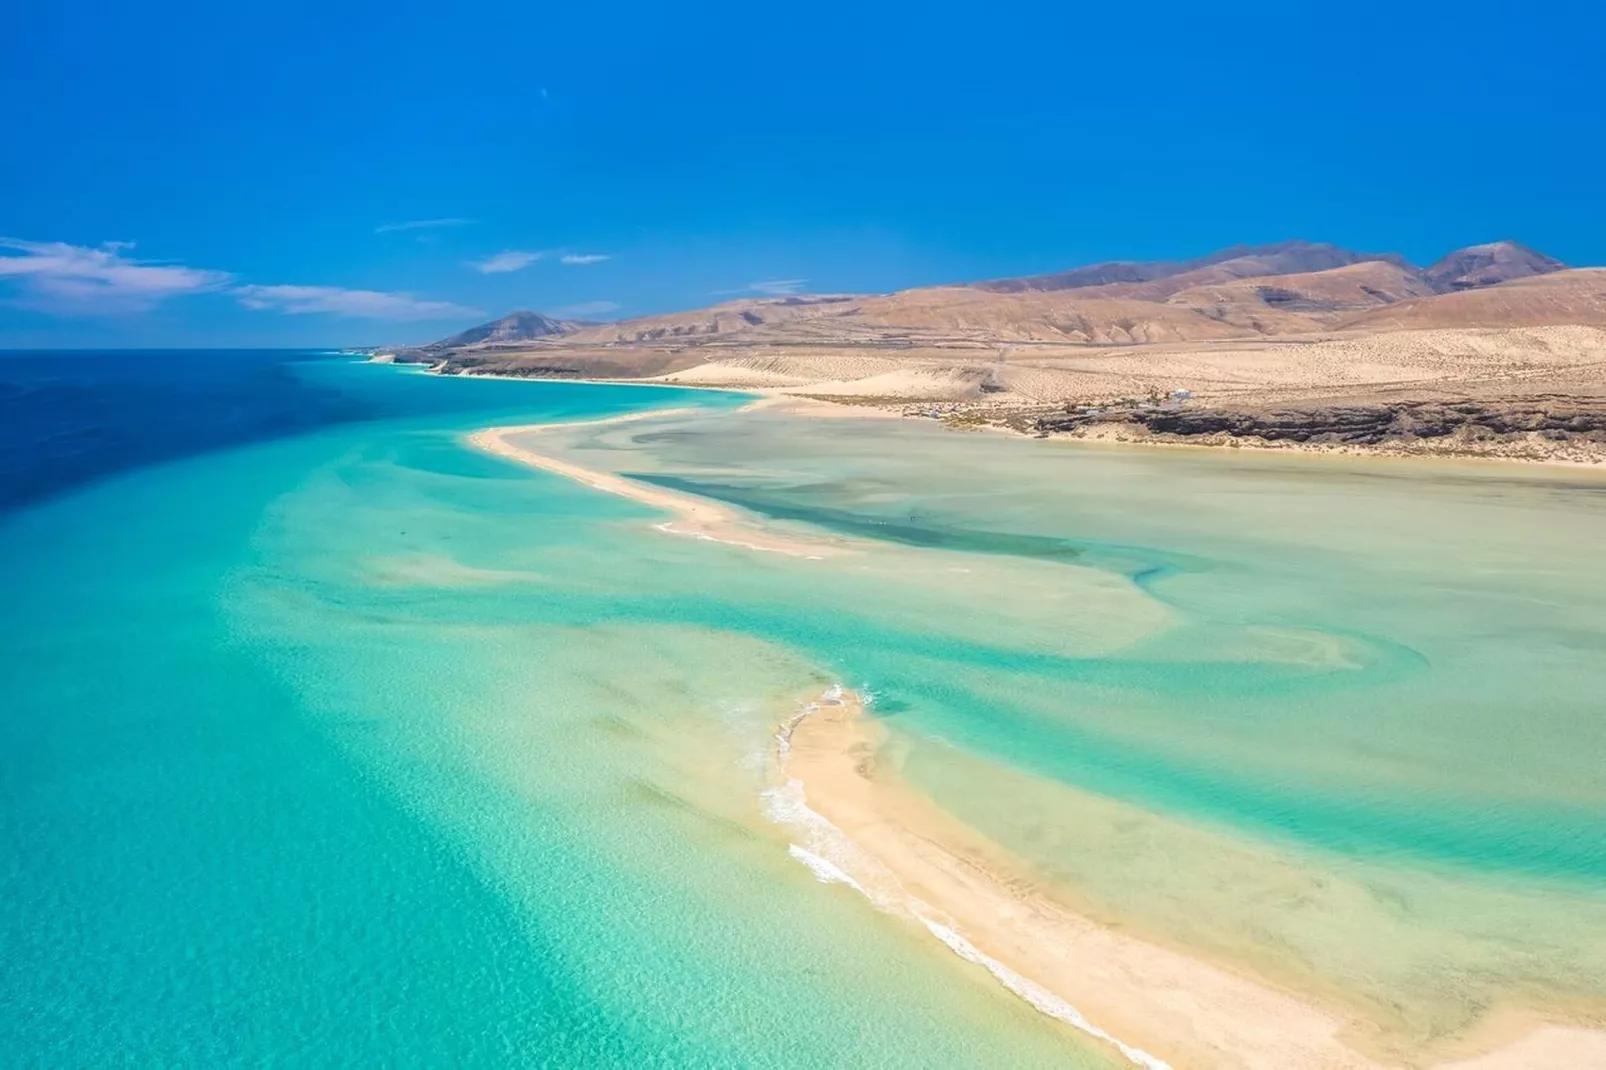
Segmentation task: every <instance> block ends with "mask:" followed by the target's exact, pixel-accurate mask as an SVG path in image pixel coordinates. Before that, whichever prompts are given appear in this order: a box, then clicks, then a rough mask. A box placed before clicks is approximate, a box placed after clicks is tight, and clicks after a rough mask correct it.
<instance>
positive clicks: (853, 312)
mask: <svg viewBox="0 0 1606 1070" xmlns="http://www.w3.org/2000/svg"><path fill="white" fill-rule="evenodd" d="M1603 276H1606V273H1602V272H1600V271H1589V270H1586V271H1583V272H1578V271H1572V270H1569V269H1568V268H1567V267H1566V265H1564V264H1562V263H1561V262H1560V261H1558V260H1555V259H1553V258H1551V257H1549V256H1546V255H1544V254H1543V253H1540V252H1536V251H1535V250H1532V249H1529V248H1527V247H1525V246H1522V245H1519V244H1517V243H1515V242H1509V241H1502V242H1493V243H1489V244H1485V245H1475V246H1469V247H1468V248H1465V249H1459V250H1456V251H1455V252H1453V253H1450V254H1449V255H1448V256H1446V257H1444V258H1443V259H1441V260H1440V261H1438V262H1437V263H1435V264H1433V265H1431V266H1429V267H1426V268H1419V267H1416V266H1414V265H1412V264H1410V263H1409V262H1408V261H1406V260H1405V259H1404V258H1403V257H1401V256H1398V255H1396V254H1393V253H1361V252H1354V251H1351V250H1348V249H1343V248H1340V247H1338V246H1335V245H1328V244H1322V243H1314V242H1304V241H1287V242H1280V243H1277V244H1274V245H1261V246H1234V247H1232V248H1229V249H1224V250H1221V251H1219V252H1216V253H1212V254H1210V255H1209V256H1204V257H1199V258H1197V259H1193V260H1182V261H1149V262H1139V261H1111V262H1107V263H1100V264H1092V265H1089V266H1086V267H1079V268H1073V269H1071V270H1068V271H1062V272H1056V273H1053V274H1048V275H1031V276H1023V277H1019V278H1008V279H991V280H986V281H982V282H976V283H970V284H961V285H948V286H931V287H921V288H917V289H911V290H903V291H899V292H896V293H891V294H869V295H863V294H832V295H793V296H785V297H765V298H748V299H743V300H736V301H728V302H724V303H722V304H718V305H714V306H712V307H709V308H703V309H696V310H691V311H687V312H672V313H664V314H657V315H649V316H641V317H636V318H633V319H626V320H621V321H618V322H616V323H605V324H596V323H580V322H574V321H565V320H558V319H553V318H551V317H548V316H544V315H542V314H540V313H537V312H528V311H521V312H514V313H512V314H510V315H508V316H504V317H502V318H501V319H498V320H495V321H493V322H491V323H487V324H482V325H481V326H478V327H474V328H471V329H470V330H467V331H464V332H462V333H460V334H456V335H453V336H451V337H450V338H444V339H441V340H440V341H438V342H435V343H433V344H431V345H429V346H426V347H424V352H427V353H434V354H444V353H455V352H461V351H465V350H476V349H506V348H512V347H523V346H529V345H532V344H534V345H542V346H552V345H559V346H564V347H575V346H585V347H595V346H606V347H619V346H649V347H650V346H663V345H707V344H721V343H736V342H740V343H744V344H771V345H787V344H792V345H810V344H814V345H817V344H839V345H858V346H875V347H899V346H903V347H908V346H915V345H921V346H927V345H936V346H965V345H970V346H974V345H990V344H1000V343H1004V344H1055V343H1058V344H1065V343H1069V344H1081V345H1142V344H1153V343H1163V342H1190V341H1211V340H1219V339H1227V338H1238V337H1280V336H1290V335H1299V334H1308V333H1311V332H1320V331H1330V330H1344V329H1351V328H1365V327H1368V326H1370V325H1372V324H1376V323H1384V322H1386V323H1392V324H1396V325H1398V326H1400V327H1409V326H1412V325H1420V326H1466V327H1499V326H1508V325H1509V326H1534V325H1541V324H1546V323H1574V322H1581V323H1587V324H1592V325H1593V324H1596V323H1599V324H1600V325H1603V326H1606V301H1603V300H1602V298H1603V297H1606V277H1603ZM1523 280H1544V281H1542V282H1539V283H1537V284H1530V285H1528V286H1526V287H1521V288H1513V289H1511V290H1507V291H1501V292H1500V296H1499V297H1498V298H1481V297H1476V296H1474V297H1470V298H1469V297H1468V296H1467V295H1468V294H1469V293H1474V294H1475V293H1478V292H1480V291H1489V292H1493V291H1497V290H1499V289H1500V288H1501V287H1504V286H1509V285H1512V284H1515V283H1518V282H1521V281H1523ZM1384 310H1390V311H1387V312H1385V311H1384Z"/></svg>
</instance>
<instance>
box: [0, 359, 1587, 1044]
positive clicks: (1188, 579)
mask: <svg viewBox="0 0 1606 1070" xmlns="http://www.w3.org/2000/svg"><path fill="white" fill-rule="evenodd" d="M307 374H309V375H318V376H324V377H326V378H327V381H328V382H329V383H331V384H333V385H334V386H335V387H336V388H338V389H341V390H348V391H354V392H365V391H380V392H400V394H401V395H402V396H405V397H411V396H413V395H412V393H411V392H414V391H420V390H424V391H441V390H449V391H458V392H471V391H486V392H487V393H485V394H484V395H476V396H475V398H476V399H475V400H465V401H463V403H462V404H461V405H460V406H459V405H456V403H455V402H454V406H453V407H449V408H450V411H440V410H435V411H429V410H428V407H427V406H415V407H413V408H409V407H408V406H406V405H400V406H398V409H399V410H401V411H400V414H399V415H397V416H395V417H393V418H390V419H386V420H381V421H373V422H369V423H365V424H360V425H353V426H346V427H343V428H337V429H326V430H322V431H318V432H316V433H313V434H310V435H306V436H303V437H300V438H297V439H294V440H289V441H285V442H279V443H275V444H269V445H263V446H255V447H250V448H246V449H239V450H234V451H231V452H227V453H218V454H212V455H209V456H206V457H202V458H197V459H192V460H189V461H184V462H180V463H177V464H173V465H169V466H165V467H162V468H154V469H149V470H146V471H144V472H140V473H136V474H133V475H129V476H125V477H122V478H120V479H118V480H116V481H113V482H109V483H104V484H101V485H99V486H97V487H95V488H92V489H89V490H86V491H83V492H80V493H78V494H77V495H75V496H73V497H68V498H62V499H59V500H57V501H55V502H52V503H48V504H46V505H42V506H39V507H36V508H34V509H31V510H29V511H27V512H25V513H22V514H18V515H17V516H14V517H13V518H12V519H11V520H10V521H9V522H8V523H6V524H5V525H3V526H0V562H3V563H4V564H3V565H0V568H3V569H4V570H5V577H4V578H5V580H6V589H7V590H8V593H9V597H8V599H7V601H6V604H5V607H4V620H3V626H4V632H3V638H4V640H5V642H6V644H7V646H8V649H10V650H11V651H12V654H13V657H12V660H11V662H10V664H8V666H7V668H6V670H5V672H6V677H5V683H6V693H7V695H8V696H15V706H14V709H15V710H18V711H21V712H20V715H18V714H13V715H12V716H10V717H8V718H7V719H6V721H5V724H6V729H5V730H6V733H7V736H6V739H5V743H6V746H7V748H8V751H9V752H10V753H11V754H13V755H25V756H26V760H25V761H23V760H13V761H9V762H7V763H6V765H5V770H6V777H7V780H6V784H5V787H6V793H7V798H8V804H9V805H8V807H7V815H6V821H7V831H8V832H9V834H10V835H9V839H10V840H11V842H12V843H13V844H14V846H15V850H14V853H13V855H12V864H11V866H10V868H9V870H8V873H7V877H6V885H5V888H6V892H7V901H8V903H10V904H12V908H11V909H10V910H8V912H7V921H6V923H5V928H4V933H5V937H6V949H7V954H6V955H5V965H4V966H3V967H0V970H3V973H0V978H3V983H4V985H5V994H6V996H7V999H6V1002H7V1003H8V1005H11V1006H19V1007H22V1008H23V1013H20V1014H17V1015H12V1016H9V1017H8V1019H7V1020H6V1021H4V1022H3V1023H0V1050H5V1051H10V1052H17V1053H23V1054H24V1055H25V1056H28V1058H25V1059H24V1061H26V1062H34V1063H38V1062H48V1063H53V1064H57V1065H60V1064H68V1063H99V1062H105V1061H109V1060H110V1059H111V1058H112V1057H114V1056H124V1055H126V1056H127V1057H128V1059H129V1061H134V1062H141V1063H152V1062H165V1063H189V1064H195V1063H217V1062H250V1063H258V1062H265V1061H274V1060H278V1061H291V1062H313V1063H318V1062H325V1063H339V1062H346V1063H350V1062H384V1061H393V1062H401V1063H411V1064H414V1065H443V1064H471V1063H472V1064H481V1065H495V1064H506V1063H509V1062H513V1063H520V1064H524V1063H537V1064H550V1065H611V1064H629V1065H677V1066H684V1065H777V1066H818V1065H844V1066H847V1065H909V1066H917V1065H918V1066H932V1065H944V1066H957V1065H977V1066H983V1065H986V1066H997V1065H1021V1066H1025V1065H1050V1064H1052V1065H1090V1066H1091V1065H1104V1064H1106V1063H1107V1062H1109V1061H1110V1060H1111V1056H1110V1055H1109V1054H1108V1053H1107V1052H1104V1051H1103V1050H1100V1049H1096V1048H1094V1047H1093V1046H1092V1045H1091V1044H1090V1043H1088V1042H1085V1041H1084V1039H1083V1038H1081V1037H1080V1036H1079V1035H1078V1034H1076V1033H1074V1032H1072V1031H1071V1030H1069V1029H1068V1028H1065V1027H1063V1026H1061V1025H1059V1024H1057V1023H1054V1022H1052V1021H1050V1020H1048V1019H1047V1018H1045V1017H1043V1016H1042V1015H1039V1014H1037V1013H1035V1012H1033V1011H1031V1010H1030V1009H1029V1008H1027V1007H1026V1006H1025V1004H1023V1003H1022V1002H1020V1001H1019V1000H1017V999H1015V998H1014V997H1012V996H1010V995H1009V994H1007V993H1006V992H1004V991H1003V990H1002V989H1000V988H998V987H997V986H995V985H994V984H993V983H992V982H991V981H990V979H988V978H987V977H986V975H985V974H984V973H983V972H982V971H980V970H979V969H976V968H974V967H971V966H968V965H966V964H964V963H961V962H959V960H957V959H956V958H955V957H954V956H952V955H951V954H949V953H948V952H947V951H946V950H945V949H943V948H942V947H941V946H940V945H937V944H936V942H935V941H933V940H931V939H929V938H928V937H926V936H924V935H923V934H922V933H919V932H916V931H914V930H913V929H912V928H911V927H907V926H903V925H901V924H898V923H896V922H894V921H892V920H891V919H888V918H886V917H883V916H881V915H878V914H876V913H875V912H874V911H873V910H872V909H871V908H870V906H869V905H868V904H867V903H866V902H865V901H864V900H862V899H860V898H859V897H858V896H856V895H855V894H854V893H853V892H851V891H850V890H848V889H846V888H843V887H841V886H832V885H822V884H820V883H818V882H816V881H815V880H814V879H813V877H812V876H811V874H810V872H809V871H808V870H807V869H806V868H804V867H803V866H801V865H799V864H798V863H797V862H795V861H794V860H793V859H792V858H791V857H789V855H788V853H787V842H788V833H787V830H786V829H784V828H780V827H777V826H774V825H771V824H769V823H767V822H766V821H765V820H764V818H763V816H762V806H761V803H760V800H759V791H760V789H761V787H762V786H763V783H764V774H765V765H764V756H765V755H766V753H767V751H768V749H769V747H770V745H771V743H770V734H771V732H772V731H773V727H774V725H775V724H776V723H777V722H778V721H780V720H782V719H783V718H784V717H786V716H787V715H788V714H790V712H791V711H792V709H793V708H794V705H795V703H796V702H797V701H798V699H799V698H800V697H801V696H806V695H809V694H811V693H816V692H818V690H820V689H821V688H823V687H824V686H826V685H828V684H830V683H833V682H837V681H840V682H844V683H847V684H849V685H852V686H864V687H866V688H867V689H868V690H869V691H871V692H872V693H873V694H874V695H875V696H876V705H875V707H874V709H875V711H876V713H877V715H878V716H881V717H883V718H885V719H886V721H887V723H888V724H889V725H890V726H891V727H892V728H893V729H894V739H895V745H894V750H895V751H896V758H897V760H898V761H899V762H900V763H901V765H902V768H903V770H904V773H905V775H906V776H908V777H909V778H910V779H911V780H912V781H913V782H914V783H915V784H916V785H917V786H919V787H921V788H922V789H923V790H925V791H927V792H929V793H930V794H931V795H932V796H933V798H935V799H936V800H937V801H938V802H940V803H941V804H942V805H944V806H945V807H946V808H948V809H949V810H950V811H951V812H953V813H955V814H956V815H958V816H960V817H961V818H962V819H964V820H966V821H968V822H970V823H971V824H972V825H974V826H975V827H976V828H978V829H980V830H982V831H983V832H985V833H987V834H988V835H990V836H992V837H993V838H994V839H996V840H997V841H998V842H999V843H1001V844H1002V845H1004V846H1005V847H1006V848H1008V849H1010V850H1012V851H1014V852H1016V853H1017V854H1018V855H1020V856H1021V857H1022V858H1023V859H1025V860H1026V861H1027V862H1028V863H1029V864H1030V865H1031V866H1032V867H1034V868H1035V870H1036V871H1037V872H1038V873H1039V874H1041V875H1042V876H1044V877H1045V878H1047V879H1048V880H1050V881H1052V882H1054V883H1055V884H1056V885H1057V886H1059V887H1061V888H1062V889H1063V890H1064V892H1065V894H1066V895H1067V896H1068V897H1069V898H1071V899H1072V900H1073V901H1074V902H1076V904H1077V905H1079V906H1081V907H1083V908H1085V909H1089V910H1091V911H1093V912H1094V913H1097V914H1099V915H1101V916H1107V917H1109V918H1111V919H1112V920H1118V921H1120V922H1122V923H1123V924H1128V925H1132V926H1135V927H1138V928H1139V929H1141V930H1143V931H1149V932H1152V933H1154V934H1155V935H1156V936H1157V937H1159V938H1162V939H1165V940H1167V941H1168V942H1172V943H1175V944H1176V945H1178V946H1182V947H1185V948H1189V949H1196V950H1198V951H1200V952H1203V953H1207V954H1210V955H1212V956H1217V957H1221V958H1224V959H1230V960H1233V961H1239V962H1245V963H1248V964H1250V965H1251V966H1252V967H1253V968H1255V969H1257V970H1262V971H1264V972H1266V973H1267V974H1268V975H1272V976H1275V977H1276V978H1277V979H1279V980H1282V981H1286V982H1287V983H1290V984H1294V985H1296V986H1303V987H1306V988H1309V989H1310V990H1312V991H1319V992H1321V993H1323V994H1329V995H1333V996H1334V997H1335V998H1340V999H1345V1000H1350V1001H1355V1002H1357V1003H1358V1004H1359V1005H1361V1006H1362V1007H1363V1008H1364V1009H1366V1010H1367V1011H1368V1012H1371V1013H1375V1016H1376V1017H1378V1018H1379V1020H1382V1021H1384V1022H1385V1024H1386V1025H1389V1026H1391V1027H1393V1028H1396V1029H1398V1030H1399V1031H1401V1032H1402V1033H1405V1034H1408V1035H1410V1036H1414V1037H1422V1038H1425V1037H1427V1036H1429V1035H1432V1034H1433V1033H1435V1032H1442V1031H1444V1030H1447V1029H1455V1028H1459V1027H1461V1026H1464V1025H1466V1024H1467V1023H1468V1022H1469V1021H1470V1020H1472V1018H1473V1017H1474V1016H1475V1015H1476V1014H1477V1013H1478V1012H1479V1011H1480V1010H1481V1009H1483V1008H1486V1007H1487V1006H1489V1005H1491V1004H1492V1003H1494V1002H1498V1001H1500V1000H1504V999H1509V998H1515V997H1520V999H1521V1000H1522V1001H1523V1002H1525V1003H1530V1004H1540V1005H1545V1004H1547V1003H1548V1002H1549V1001H1555V1000H1560V999H1562V998H1569V999H1571V998H1575V997H1577V998H1583V999H1586V1000H1600V999H1601V998H1602V997H1603V996H1606V992H1603V991H1602V988H1603V987H1606V986H1603V984H1602V980H1601V979H1602V978H1606V897H1603V896H1602V893H1601V887H1602V878H1606V837H1603V832H1602V830H1603V828H1606V820H1603V819H1606V776H1603V773H1602V765H1603V763H1602V762H1601V757H1602V755H1603V754H1606V718H1603V713H1606V710H1603V708H1602V705H1601V699H1600V696H1601V695H1602V694H1606V634H1603V633H1606V613H1603V612H1602V611H1603V609H1606V564H1603V563H1602V562H1601V560H1600V558H1599V555H1598V550H1596V549H1595V547H1596V544H1597V543H1599V542H1600V541H1601V537H1602V535H1606V482H1603V481H1601V480H1600V479H1599V478H1598V477H1596V478H1590V477H1584V476H1580V477H1558V476H1555V475H1547V474H1541V473H1532V472H1527V471H1520V470H1515V469H1503V468H1491V467H1482V468H1479V467H1456V466H1435V467H1417V466H1413V465H1410V464H1407V463H1403V462H1390V463H1383V462H1370V463H1365V462H1352V461H1345V462H1327V461H1322V460H1311V459H1285V458H1279V457H1257V458H1245V457H1234V456H1228V455H1220V456H1216V455H1210V456H1200V455H1193V454H1182V453H1175V454H1173V453H1165V454H1162V453H1143V452H1118V451H1099V450H1090V449H1070V448H1061V447H1057V446H1053V445H1047V444H1042V443H1032V442H1025V441H1016V440H1005V439H998V438H992V437H980V436H965V435H955V434H952V433H948V432H944V431H941V430H940V429H937V428H933V427H926V426H924V425H920V424H916V423H911V422H905V423H898V424H883V423H874V422H863V423H861V422H857V421H802V420H795V419H786V418H781V417H777V416H775V415H774V414H747V413H733V412H731V411H729V410H730V407H731V405H732V404H734V403H735V401H736V400H737V399H730V398H724V397H721V396H720V395H712V394H697V395H690V394H685V393H682V392H665V391H657V390H651V389H647V388H640V389H622V388H621V389H611V390H610V389H607V388H597V390H596V391H595V393H594V395H590V396H588V397H587V398H585V399H584V400H582V401H576V400H575V398H574V397H572V396H566V397H565V400H564V402H563V404H562V405H561V406H556V407H554V406H548V407H547V408H545V409H544V408H543V402H542V398H543V396H546V395H544V394H543V391H546V390H549V389H550V388H547V387H543V386H542V385H540V384H520V383H490V382H478V383H468V382H451V381H441V380H430V381H420V380H418V379H417V377H416V376H410V375H409V374H408V373H405V372H402V371H399V370H395V369H385V368H377V367H360V366H353V365H344V364H330V365H324V366H319V367H318V368H315V369H310V370H309V371H308V372H307ZM570 389H571V390H572V389H573V388H570ZM454 396H456V397H463V398H467V397H468V395H467V394H460V395H454ZM480 396H483V397H484V401H483V402H482V401H479V400H477V398H478V397H480ZM526 399H527V400H526ZM688 402H689V403H692V404H700V405H704V406H706V407H707V412H706V414H703V415H698V416H694V417H688V418H670V419H665V420H654V421H647V422H642V423H638V424H630V425H620V426H618V427H614V428H608V429H597V430H586V431H579V432H573V433H569V434H568V435H566V436H559V437H558V438H556V439H552V440H551V442H550V443H549V442H548V439H546V438H544V439H543V443H544V444H552V445H556V444H558V443H559V442H561V443H562V446H563V448H564V449H565V450H566V451H567V455H568V456H571V457H573V458H574V459H576V460H579V461H581V462H582V463H585V464H589V465H594V466H597V467H608V468H613V469H615V470H619V471H624V472H629V473H634V474H637V475H639V476H641V477H642V478H649V479H654V480H657V481H659V482H661V483H664V484H666V485H670V486H675V487H679V488H682V489H688V490H693V491H695V492H697V493H702V494H707V495H710V496H713V497H718V498H721V499H723V500H726V501H729V502H732V503H734V504H737V505H740V506H742V507H744V508H746V509H749V510H751V511H752V512H753V513H754V514H755V515H759V516H763V517H767V518H768V520H767V521H766V522H768V523H773V524H775V525H777V526H780V527H791V528H796V529H798V530H804V529H807V530H810V531H812V532H814V533H816V534H818V533H820V532H826V533H831V534H833V535H835V536H838V537H841V538H843V539H847V540H852V541H854V542H855V544H857V545H860V546H863V547H865V549H864V550H863V551H862V552H859V553H855V554H850V555H845V556H843V557H839V558H831V559H828V560H824V561H809V560H801V559H795V558H788V557H784V556H781V555H775V554H761V553H754V552H751V551H746V550H741V549H738V548H733V547H727V546H720V545H716V544H710V543H707V542H700V541H695V540H690V539H683V538H676V537H672V536H668V535H665V534H663V533H661V532H658V531H655V530H654V529H653V527H652V523H653V522H654V521H655V520H656V519H658V518H657V516H656V514H654V513H653V512H652V511H651V510H648V509H645V508H641V507H638V506H636V505H633V504H631V503H628V502H624V501H621V500H619V499H616V498H612V497H609V496H606V495H603V494H599V493H597V492H594V491H591V490H589V489H587V488H584V487H581V486H578V485H576V484H573V483H570V482H568V481H566V480H563V479H560V478H558V477H556V476H552V475H549V474H546V473H541V472H534V471H529V470H525V469H522V468H520V467H518V466H515V465H512V464H509V463H507V462H503V461H501V460H498V459H495V458H490V457H484V456H480V455H478V454H475V453H472V452H470V451H468V450H466V449H465V448H463V447H462V445H461V444H460V443H459V441H458V434H459V433H460V432H461V431H462V430H464V429H467V428H471V427H476V426H480V425H483V424H487V423H493V422H494V423H511V422H521V421H528V422H534V421H538V420H543V419H567V418H580V417H583V416H584V415H586V414H588V412H589V413H594V414H598V415H601V414H606V413H608V412H616V411H619V410H620V409H621V408H624V407H628V406H630V405H641V406H649V405H652V406H664V405H669V404H676V405H683V404H687V403H688Z"/></svg>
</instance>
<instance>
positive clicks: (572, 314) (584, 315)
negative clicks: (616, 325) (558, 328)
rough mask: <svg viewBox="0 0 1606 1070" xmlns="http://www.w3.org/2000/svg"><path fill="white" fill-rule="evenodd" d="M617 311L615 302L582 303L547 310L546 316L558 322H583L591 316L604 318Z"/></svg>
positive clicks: (617, 306)
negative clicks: (558, 320)
mask: <svg viewBox="0 0 1606 1070" xmlns="http://www.w3.org/2000/svg"><path fill="white" fill-rule="evenodd" d="M617 311H619V302H617V301H582V302H580V303H579V304H577V305H564V306H563V307H562V308H554V309H549V310H548V312H547V315H549V316H555V317H557V318H558V319H560V320H583V319H589V318H590V317H592V316H606V315H607V314H608V313H610V312H617Z"/></svg>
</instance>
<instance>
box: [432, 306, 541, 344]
mask: <svg viewBox="0 0 1606 1070" xmlns="http://www.w3.org/2000/svg"><path fill="white" fill-rule="evenodd" d="M571 329H572V325H571V324H567V323H564V322H562V321H560V320H555V319H552V318H551V317H548V316H543V315H541V313H539V312H509V313H508V314H507V315H505V316H503V317H502V318H501V319H499V320H492V321H491V322H490V323H482V324H480V325H479V326H478V327H470V328H469V329H468V330H466V331H463V332H462V333H461V334H454V335H452V336H451V337H450V338H442V339H441V340H440V341H439V342H434V343H432V344H430V345H429V346H426V347H425V348H427V349H465V348H467V347H469V346H477V345H488V344H494V343H502V342H528V341H530V340H532V339H535V338H553V337H556V336H558V335H562V334H567V333H569V331H570V330H571Z"/></svg>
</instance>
